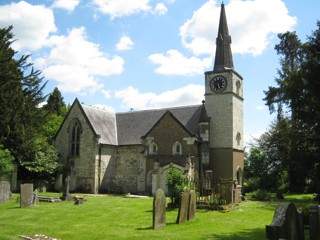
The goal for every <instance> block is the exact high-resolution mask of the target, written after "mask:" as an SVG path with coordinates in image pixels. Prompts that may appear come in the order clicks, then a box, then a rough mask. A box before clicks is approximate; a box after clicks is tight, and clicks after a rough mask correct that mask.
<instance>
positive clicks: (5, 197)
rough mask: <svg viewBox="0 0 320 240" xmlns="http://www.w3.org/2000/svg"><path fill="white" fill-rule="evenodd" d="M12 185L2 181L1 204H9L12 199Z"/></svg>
mask: <svg viewBox="0 0 320 240" xmlns="http://www.w3.org/2000/svg"><path fill="white" fill-rule="evenodd" d="M10 193H11V191H10V183H9V182H6V181H0V203H7V202H8V201H9V198H10Z"/></svg>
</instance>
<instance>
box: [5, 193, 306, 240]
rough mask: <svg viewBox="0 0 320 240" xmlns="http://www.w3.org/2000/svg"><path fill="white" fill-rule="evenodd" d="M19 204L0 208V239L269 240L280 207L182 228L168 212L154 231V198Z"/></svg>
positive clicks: (256, 205)
mask: <svg viewBox="0 0 320 240" xmlns="http://www.w3.org/2000/svg"><path fill="white" fill-rule="evenodd" d="M17 198H18V197H17V195H16V199H12V200H10V202H9V203H7V204H1V205H0V239H18V237H19V235H26V234H32V233H40V234H45V235H48V236H52V237H56V238H60V239H63V240H72V239H77V240H80V239H86V240H87V239H99V240H100V239H224V240H231V239H239V240H252V239H265V225H268V224H270V223H271V221H272V218H273V214H274V209H275V206H276V204H277V203H274V202H273V203H267V202H254V201H247V202H242V203H240V204H239V205H238V206H237V207H236V208H235V209H233V210H231V211H228V212H218V211H207V210H197V213H196V219H195V220H193V221H190V222H186V223H184V224H179V225H177V224H175V221H176V217H177V214H178V212H177V210H176V209H175V210H168V211H167V213H166V217H167V226H166V228H165V229H162V230H153V229H152V200H153V199H152V198H146V199H145V198H140V199H136V198H125V197H123V196H105V195H104V196H85V198H86V200H87V201H86V202H85V203H84V204H82V205H74V204H73V202H60V203H43V202H41V203H40V204H38V205H35V206H33V207H28V208H20V203H19V202H18V201H17ZM297 199H300V196H299V198H297ZM168 202H169V200H168Z"/></svg>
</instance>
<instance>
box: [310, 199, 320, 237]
mask: <svg viewBox="0 0 320 240" xmlns="http://www.w3.org/2000/svg"><path fill="white" fill-rule="evenodd" d="M309 239H310V240H320V205H311V206H310V207H309Z"/></svg>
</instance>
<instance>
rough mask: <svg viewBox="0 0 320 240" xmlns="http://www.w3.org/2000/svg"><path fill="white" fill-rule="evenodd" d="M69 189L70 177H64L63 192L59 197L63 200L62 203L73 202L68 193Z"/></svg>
mask: <svg viewBox="0 0 320 240" xmlns="http://www.w3.org/2000/svg"><path fill="white" fill-rule="evenodd" d="M69 189H70V177H69V176H68V177H66V181H65V187H64V192H63V195H62V197H61V199H62V200H64V201H73V197H72V195H71V194H70V193H69Z"/></svg>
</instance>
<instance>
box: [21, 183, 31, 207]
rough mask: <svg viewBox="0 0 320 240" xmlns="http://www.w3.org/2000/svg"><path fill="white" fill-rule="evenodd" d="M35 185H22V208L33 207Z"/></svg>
mask: <svg viewBox="0 0 320 240" xmlns="http://www.w3.org/2000/svg"><path fill="white" fill-rule="evenodd" d="M33 200H34V196H33V184H32V183H25V184H21V185H20V207H29V206H32V205H33Z"/></svg>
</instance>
